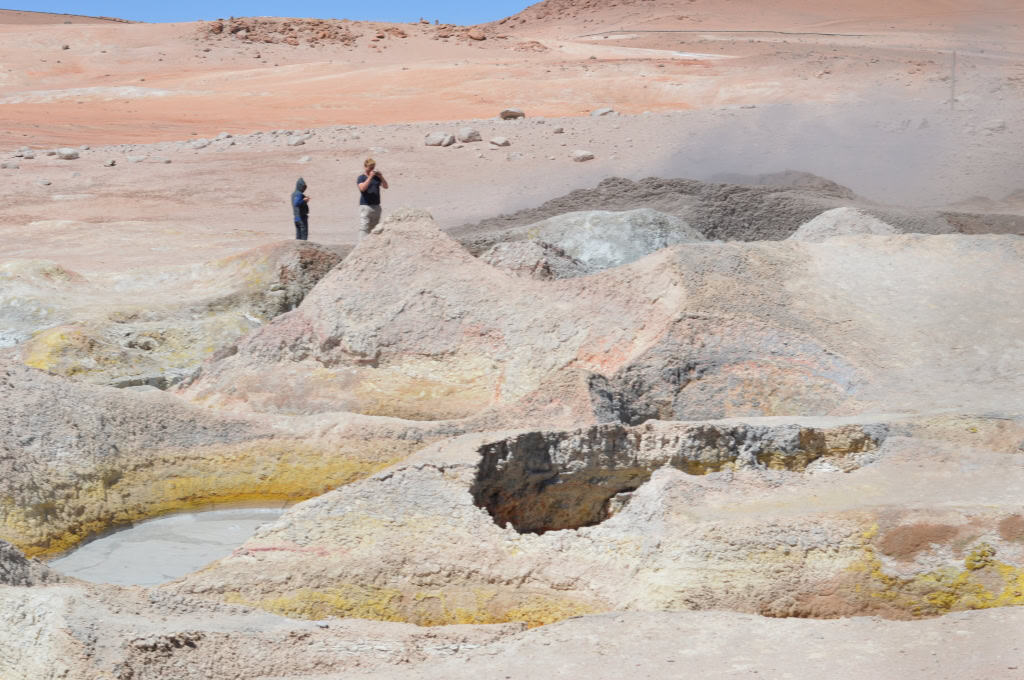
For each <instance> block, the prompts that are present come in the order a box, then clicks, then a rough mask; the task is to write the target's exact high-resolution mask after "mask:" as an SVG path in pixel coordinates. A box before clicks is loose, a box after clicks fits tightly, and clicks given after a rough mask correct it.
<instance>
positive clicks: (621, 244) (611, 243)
mask: <svg viewBox="0 0 1024 680" xmlns="http://www.w3.org/2000/svg"><path fill="white" fill-rule="evenodd" d="M518 233H520V234H525V235H527V236H528V237H530V238H535V239H537V240H540V241H544V242H546V243H550V244H552V245H555V246H557V247H558V248H561V249H562V250H564V251H565V252H566V253H567V254H568V255H569V256H571V257H573V258H575V259H577V260H579V261H580V262H582V263H583V265H584V266H585V267H586V268H587V269H588V270H589V271H600V270H602V269H608V268H609V267H618V266H619V265H623V264H626V263H629V262H633V261H634V260H638V259H640V258H641V257H644V256H646V255H650V254H651V253H653V252H655V251H658V250H661V249H662V248H667V247H668V246H671V245H675V244H677V243H693V242H698V241H704V240H705V239H704V237H703V236H702V235H701V234H700V232H698V231H697V230H695V229H693V228H692V227H690V225H689V224H687V223H686V222H685V221H684V220H681V219H679V218H678V217H673V216H672V215H666V214H664V213H660V212H658V211H656V210H651V209H649V208H639V209H637V210H627V211H623V212H610V211H604V210H591V211H583V212H572V213H566V214H564V215H558V216H556V217H551V218H548V219H546V220H543V221H542V222H537V223H536V224H531V225H529V226H527V227H525V228H522V229H520V230H518Z"/></svg>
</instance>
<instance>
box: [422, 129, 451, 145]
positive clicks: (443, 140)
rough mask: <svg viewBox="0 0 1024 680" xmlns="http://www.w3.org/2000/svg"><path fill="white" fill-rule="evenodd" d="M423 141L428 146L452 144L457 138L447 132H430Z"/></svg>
mask: <svg viewBox="0 0 1024 680" xmlns="http://www.w3.org/2000/svg"><path fill="white" fill-rule="evenodd" d="M423 143H424V144H425V145H426V146H451V145H452V144H454V143H455V138H454V137H452V136H451V135H450V134H448V133H446V132H429V133H427V135H426V137H424V138H423Z"/></svg>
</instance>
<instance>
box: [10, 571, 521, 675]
mask: <svg viewBox="0 0 1024 680" xmlns="http://www.w3.org/2000/svg"><path fill="white" fill-rule="evenodd" d="M521 630H522V626H521V625H518V624H506V625H500V626H487V627H483V626H448V627H440V628H431V629H427V630H424V629H422V628H418V627H417V626H413V625H410V624H404V625H403V624H381V623H377V622H373V621H358V620H351V621H339V620H335V621H331V622H330V624H322V625H316V624H314V623H312V622H309V621H297V620H291V619H287V618H284V617H280V616H275V615H272V614H267V613H265V612H253V611H252V610H250V609H248V608H245V607H239V606H233V605H227V604H218V603H213V602H210V601H208V600H200V599H197V598H188V597H176V596H172V595H169V594H167V593H161V592H159V591H153V590H145V591H143V590H139V589H127V588H116V587H111V586H92V585H86V584H82V583H68V584H62V585H51V586H45V587H35V588H10V587H4V586H3V585H0V677H3V678H4V680H40V679H42V680H56V679H57V678H64V679H65V680H96V679H97V678H104V679H106V678H111V679H114V678H117V679H121V678H131V679H132V680H166V679H167V678H177V679H179V680H222V679H224V680H226V679H227V678H238V677H252V678H257V677H264V678H265V677H273V676H277V677H281V676H284V675H301V676H312V677H318V676H323V675H325V674H327V673H345V672H357V671H363V672H365V671H368V670H372V669H377V668H382V667H386V666H402V667H406V668H407V667H408V665H409V664H416V663H420V662H423V661H427V660H429V659H432V658H443V657H446V656H451V655H452V654H454V653H455V652H456V651H457V650H460V649H473V648H476V647H478V646H481V645H485V644H488V643H492V642H495V641H497V640H499V639H501V638H504V637H508V636H510V635H514V634H515V633H517V632H520V631H521Z"/></svg>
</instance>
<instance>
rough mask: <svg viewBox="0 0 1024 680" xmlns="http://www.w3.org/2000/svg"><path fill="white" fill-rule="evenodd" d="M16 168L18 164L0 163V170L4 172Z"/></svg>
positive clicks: (11, 162)
mask: <svg viewBox="0 0 1024 680" xmlns="http://www.w3.org/2000/svg"><path fill="white" fill-rule="evenodd" d="M18 167H19V166H18V164H17V163H15V162H14V161H5V162H3V163H0V168H2V169H4V170H17V169H18Z"/></svg>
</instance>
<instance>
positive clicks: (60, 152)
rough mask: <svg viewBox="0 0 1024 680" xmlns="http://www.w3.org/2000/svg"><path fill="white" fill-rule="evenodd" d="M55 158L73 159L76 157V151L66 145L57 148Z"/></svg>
mask: <svg viewBox="0 0 1024 680" xmlns="http://www.w3.org/2000/svg"><path fill="white" fill-rule="evenodd" d="M57 158H59V159H61V160H62V161H73V160H75V159H76V158H78V151H77V150H75V149H72V148H68V147H64V148H61V149H57Z"/></svg>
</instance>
